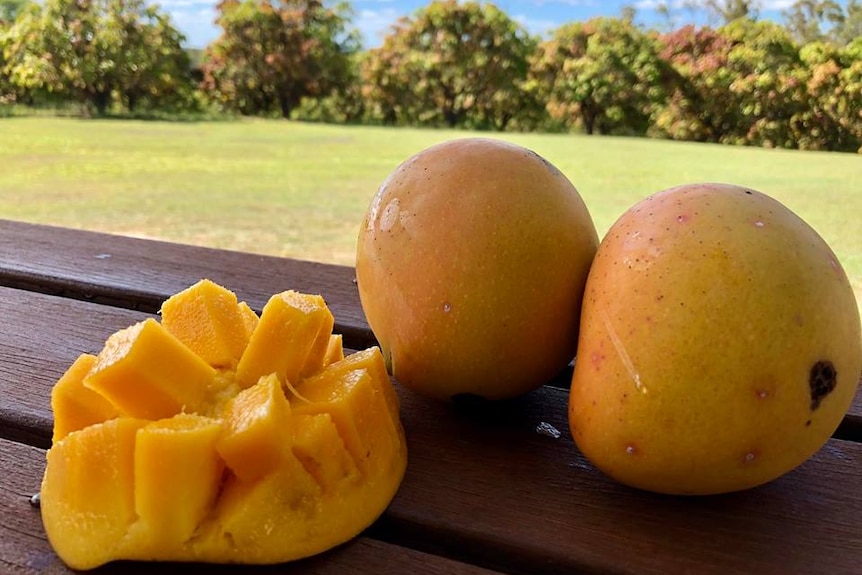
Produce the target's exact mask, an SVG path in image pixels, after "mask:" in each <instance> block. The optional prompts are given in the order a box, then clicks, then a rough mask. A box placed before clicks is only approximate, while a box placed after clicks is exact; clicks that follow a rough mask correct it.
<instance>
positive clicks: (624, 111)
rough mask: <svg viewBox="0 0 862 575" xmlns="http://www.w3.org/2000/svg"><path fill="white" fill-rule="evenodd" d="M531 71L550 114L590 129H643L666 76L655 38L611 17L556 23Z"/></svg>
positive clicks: (611, 131)
mask: <svg viewBox="0 0 862 575" xmlns="http://www.w3.org/2000/svg"><path fill="white" fill-rule="evenodd" d="M531 76H532V78H533V79H534V80H535V82H536V83H537V84H538V85H539V86H540V91H541V94H542V95H543V96H544V98H545V100H546V101H547V108H548V111H549V113H550V114H551V116H552V118H555V119H557V120H559V121H561V122H563V123H564V125H566V126H567V127H570V128H571V127H580V128H582V129H583V130H584V131H585V132H586V133H588V134H593V133H599V134H619V133H637V134H643V133H645V132H646V130H647V128H648V127H649V125H650V122H651V115H652V113H653V111H654V110H655V108H656V106H657V104H659V103H661V102H663V100H664V98H665V94H666V91H665V82H666V81H667V80H668V78H669V75H668V69H667V67H666V66H665V64H664V62H663V61H662V60H661V59H660V58H659V55H658V45H657V43H656V40H655V38H653V37H652V36H649V35H647V34H645V33H644V32H642V31H641V30H640V29H638V28H636V27H635V26H633V25H632V24H631V23H629V22H626V21H624V20H620V19H615V18H596V19H593V20H590V21H588V22H583V23H582V22H576V23H570V24H565V25H563V26H561V27H560V28H558V29H557V30H556V31H555V32H554V34H553V37H552V38H551V39H550V40H548V41H546V42H543V43H542V44H541V45H540V46H539V48H538V50H537V51H536V53H535V57H534V60H533V66H532V71H531Z"/></svg>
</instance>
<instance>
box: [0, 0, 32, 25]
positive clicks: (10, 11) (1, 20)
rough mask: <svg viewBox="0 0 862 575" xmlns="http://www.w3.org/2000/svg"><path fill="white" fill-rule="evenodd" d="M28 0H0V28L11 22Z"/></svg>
mask: <svg viewBox="0 0 862 575" xmlns="http://www.w3.org/2000/svg"><path fill="white" fill-rule="evenodd" d="M29 1H30V0H0V28H2V27H3V25H4V24H11V23H12V22H13V21H14V20H15V18H16V17H17V16H18V13H19V12H21V10H23V9H24V6H26V5H27V4H28V3H29Z"/></svg>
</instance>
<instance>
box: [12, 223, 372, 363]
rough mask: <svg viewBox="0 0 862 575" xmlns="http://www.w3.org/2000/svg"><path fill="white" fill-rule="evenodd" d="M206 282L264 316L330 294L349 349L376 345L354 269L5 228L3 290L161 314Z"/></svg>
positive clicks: (29, 228) (90, 235)
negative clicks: (273, 302)
mask: <svg viewBox="0 0 862 575" xmlns="http://www.w3.org/2000/svg"><path fill="white" fill-rule="evenodd" d="M202 278H208V279H211V280H213V281H214V282H216V283H219V284H221V285H223V286H225V287H226V288H228V289H230V290H232V291H234V292H236V294H237V296H238V297H239V298H240V299H241V300H244V301H247V302H248V304H249V305H250V306H252V308H254V309H256V310H257V311H260V310H261V308H263V305H264V304H265V303H266V301H267V300H268V299H269V297H270V296H272V295H273V294H275V293H278V292H281V291H284V290H287V289H294V290H298V291H302V292H305V293H319V294H322V295H323V296H324V297H325V298H326V301H327V304H328V305H329V307H330V308H331V309H332V312H333V314H334V315H335V318H336V322H337V324H336V331H338V333H341V334H343V335H344V338H345V342H346V343H347V344H348V345H350V346H352V347H354V348H357V349H364V348H365V347H368V346H369V345H372V344H373V343H374V341H375V340H374V337H373V335H372V334H371V330H370V329H369V327H368V323H367V322H366V321H365V316H364V315H363V313H362V308H361V306H360V304H359V292H358V291H357V289H356V284H355V283H354V279H355V276H354V272H353V268H350V267H345V266H335V265H327V264H321V263H316V262H308V261H299V260H292V259H286V258H276V257H271V256H264V255H255V254H248V253H242V252H234V251H228V250H217V249H211V248H201V247H196V246H189V245H181V244H173V243H167V242H161V241H156V240H146V239H137V238H129V237H122V236H115V235H108V234H103V233H97V232H86V231H81V230H71V229H67V228H60V227H54V226H44V225H35V224H25V223H21V222H15V221H10V220H0V285H5V286H9V287H16V288H21V289H26V290H32V291H37V292H43V293H48V294H53V295H62V296H64V297H68V298H75V299H82V300H87V301H93V302H96V303H102V304H107V305H112V306H118V307H126V308H130V309H136V310H140V311H146V312H150V313H156V312H157V311H158V310H159V308H160V307H161V305H162V302H163V301H164V300H165V299H166V298H167V297H169V296H171V295H173V294H175V293H176V292H178V291H180V290H182V289H184V288H187V287H188V286H190V285H192V284H194V283H195V282H197V281H198V280H200V279H202Z"/></svg>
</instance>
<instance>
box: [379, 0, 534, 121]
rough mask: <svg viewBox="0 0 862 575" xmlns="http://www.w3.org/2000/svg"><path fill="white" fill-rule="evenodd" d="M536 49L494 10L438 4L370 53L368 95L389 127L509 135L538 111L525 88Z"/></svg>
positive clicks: (448, 1) (451, 0)
mask: <svg viewBox="0 0 862 575" xmlns="http://www.w3.org/2000/svg"><path fill="white" fill-rule="evenodd" d="M534 48H535V40H534V39H533V38H532V37H531V36H530V35H529V34H528V33H527V32H526V31H525V30H524V29H523V28H522V27H521V26H520V25H518V24H517V23H516V22H515V21H513V20H512V19H511V18H509V17H508V16H507V15H506V14H505V13H504V12H503V11H501V10H500V9H499V8H497V7H496V6H494V5H493V4H480V3H478V2H463V3H462V2H457V1H456V0H442V1H433V2H431V3H430V4H428V5H427V6H425V7H424V8H422V9H420V10H418V11H417V12H416V14H415V15H414V16H413V17H407V18H402V19H401V20H400V21H399V22H398V23H397V24H396V25H395V26H394V28H393V30H392V32H391V33H390V34H389V35H388V36H387V37H386V39H385V40H384V42H383V45H382V46H381V47H379V48H377V49H374V50H371V51H370V53H369V57H368V59H367V60H366V61H365V63H364V66H363V78H364V80H365V82H366V85H367V90H366V96H367V97H368V99H369V100H370V103H371V105H373V106H374V108H375V111H374V114H375V115H376V116H377V117H379V118H380V119H381V120H382V121H384V122H388V123H404V122H409V123H421V124H430V125H440V124H442V125H447V126H458V125H464V126H470V127H479V128H494V129H499V130H502V129H505V128H506V127H507V126H509V124H510V122H512V120H513V119H514V118H516V116H518V115H519V114H520V115H521V117H522V119H523V118H524V117H525V114H526V113H527V111H528V110H533V111H535V110H536V109H537V107H536V105H535V103H531V101H530V99H529V98H530V92H529V90H526V89H525V87H524V82H525V81H526V78H527V72H528V68H529V61H528V58H529V55H530V53H531V52H532V51H533V49H534Z"/></svg>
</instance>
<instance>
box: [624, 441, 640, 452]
mask: <svg viewBox="0 0 862 575" xmlns="http://www.w3.org/2000/svg"><path fill="white" fill-rule="evenodd" d="M626 453H628V454H629V455H637V454H638V448H637V445H635V444H634V443H626Z"/></svg>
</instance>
